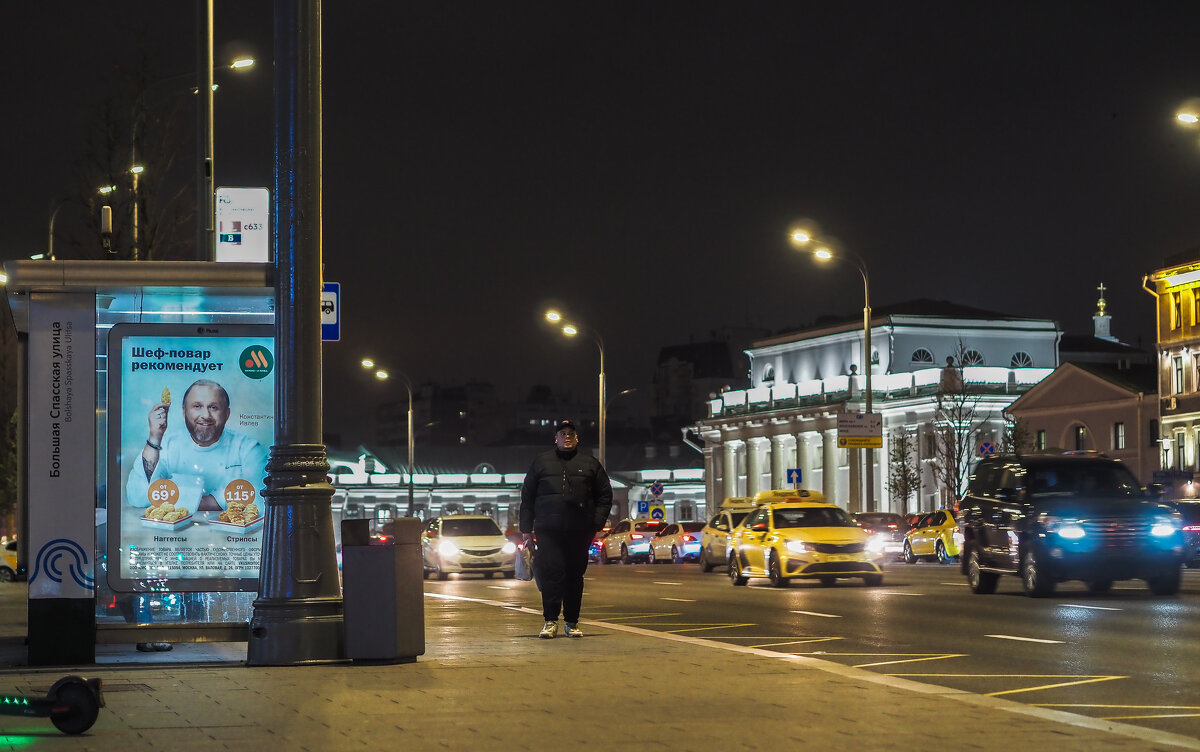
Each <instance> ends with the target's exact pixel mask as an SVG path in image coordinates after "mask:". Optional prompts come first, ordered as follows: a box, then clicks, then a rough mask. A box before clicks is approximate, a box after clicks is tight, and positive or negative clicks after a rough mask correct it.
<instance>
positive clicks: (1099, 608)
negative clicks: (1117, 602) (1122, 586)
mask: <svg viewBox="0 0 1200 752" xmlns="http://www.w3.org/2000/svg"><path fill="white" fill-rule="evenodd" d="M1062 605H1063V607H1064V608H1090V609H1092V610H1093V611H1124V610H1125V609H1123V608H1112V607H1111V606H1085V605H1083V604H1082V603H1064V604H1062Z"/></svg>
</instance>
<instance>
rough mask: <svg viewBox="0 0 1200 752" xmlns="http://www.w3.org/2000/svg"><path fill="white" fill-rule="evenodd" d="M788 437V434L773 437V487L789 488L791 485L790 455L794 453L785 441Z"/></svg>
mask: <svg viewBox="0 0 1200 752" xmlns="http://www.w3.org/2000/svg"><path fill="white" fill-rule="evenodd" d="M787 438H788V437H787V434H776V435H775V436H772V437H771V488H787V487H788V486H790V485H791V484H790V483H788V479H787V471H788V467H789V465H790V461H789V460H788V455H789V454H792V453H791V452H789V451H788V450H787V447H786V445H785V443H784V442H785V441H787Z"/></svg>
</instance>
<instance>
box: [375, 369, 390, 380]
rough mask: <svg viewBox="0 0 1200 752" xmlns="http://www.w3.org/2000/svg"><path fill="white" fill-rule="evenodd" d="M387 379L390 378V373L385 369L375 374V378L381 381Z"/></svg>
mask: <svg viewBox="0 0 1200 752" xmlns="http://www.w3.org/2000/svg"><path fill="white" fill-rule="evenodd" d="M387 377H388V372H387V371H384V370H383V369H380V370H378V371H376V372H375V378H377V379H379V380H380V381H383V380H384V379H386V378H387Z"/></svg>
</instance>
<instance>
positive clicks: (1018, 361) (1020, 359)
mask: <svg viewBox="0 0 1200 752" xmlns="http://www.w3.org/2000/svg"><path fill="white" fill-rule="evenodd" d="M1008 367H1009V368H1033V358H1032V357H1030V355H1029V353H1027V352H1025V351H1023V350H1018V351H1017V352H1015V353H1013V356H1012V360H1010V361H1008Z"/></svg>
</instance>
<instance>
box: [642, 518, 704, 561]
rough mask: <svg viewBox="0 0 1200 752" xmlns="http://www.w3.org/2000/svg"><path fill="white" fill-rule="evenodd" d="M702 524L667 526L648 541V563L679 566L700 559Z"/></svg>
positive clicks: (674, 524) (691, 523)
mask: <svg viewBox="0 0 1200 752" xmlns="http://www.w3.org/2000/svg"><path fill="white" fill-rule="evenodd" d="M703 529H704V523H703V522H676V523H673V524H670V525H667V526H666V527H664V528H663V529H662V531H661V532H659V534H658V535H656V536H654V537H653V538H651V539H650V555H649V558H650V563H651V564H657V563H658V562H670V563H672V564H679V563H681V562H684V561H690V560H692V559H697V558H699V557H700V531H701V530H703Z"/></svg>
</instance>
